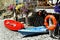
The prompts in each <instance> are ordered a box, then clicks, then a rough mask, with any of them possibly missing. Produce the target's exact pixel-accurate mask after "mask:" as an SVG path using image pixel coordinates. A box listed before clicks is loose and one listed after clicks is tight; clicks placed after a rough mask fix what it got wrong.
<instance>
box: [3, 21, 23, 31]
mask: <svg viewBox="0 0 60 40" xmlns="http://www.w3.org/2000/svg"><path fill="white" fill-rule="evenodd" d="M4 25H5V27H7V28H8V29H10V30H14V31H18V30H20V29H23V28H24V25H23V24H22V23H20V22H17V21H15V20H5V21H4ZM14 25H15V26H14Z"/></svg>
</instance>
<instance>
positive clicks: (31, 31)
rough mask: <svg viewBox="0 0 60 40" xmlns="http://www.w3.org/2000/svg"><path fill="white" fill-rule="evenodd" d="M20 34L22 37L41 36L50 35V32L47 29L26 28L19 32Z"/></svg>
mask: <svg viewBox="0 0 60 40" xmlns="http://www.w3.org/2000/svg"><path fill="white" fill-rule="evenodd" d="M18 32H19V33H21V34H22V35H25V36H27V35H34V34H40V33H48V30H47V29H46V28H45V27H43V26H42V27H32V28H26V29H22V30H18Z"/></svg>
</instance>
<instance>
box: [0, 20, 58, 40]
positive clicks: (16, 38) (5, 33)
mask: <svg viewBox="0 0 60 40" xmlns="http://www.w3.org/2000/svg"><path fill="white" fill-rule="evenodd" d="M0 40H58V39H53V38H51V37H50V36H49V34H43V35H37V36H29V37H24V38H23V35H22V34H20V33H18V32H14V31H10V30H9V29H7V28H6V27H5V26H4V20H0Z"/></svg>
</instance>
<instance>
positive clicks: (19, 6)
mask: <svg viewBox="0 0 60 40" xmlns="http://www.w3.org/2000/svg"><path fill="white" fill-rule="evenodd" d="M23 6H24V4H19V5H17V6H16V8H15V9H16V10H18V9H19V8H21V7H23Z"/></svg>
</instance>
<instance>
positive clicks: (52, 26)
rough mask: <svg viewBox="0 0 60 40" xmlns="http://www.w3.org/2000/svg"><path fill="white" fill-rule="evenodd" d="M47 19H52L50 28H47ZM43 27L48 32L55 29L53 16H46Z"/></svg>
mask: <svg viewBox="0 0 60 40" xmlns="http://www.w3.org/2000/svg"><path fill="white" fill-rule="evenodd" d="M49 18H51V19H52V22H53V24H52V25H51V26H49V24H48V22H47V20H48V19H49ZM44 25H45V26H46V28H47V29H48V30H54V29H55V28H56V25H57V20H56V18H55V17H54V16H53V15H47V16H46V17H45V20H44Z"/></svg>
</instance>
